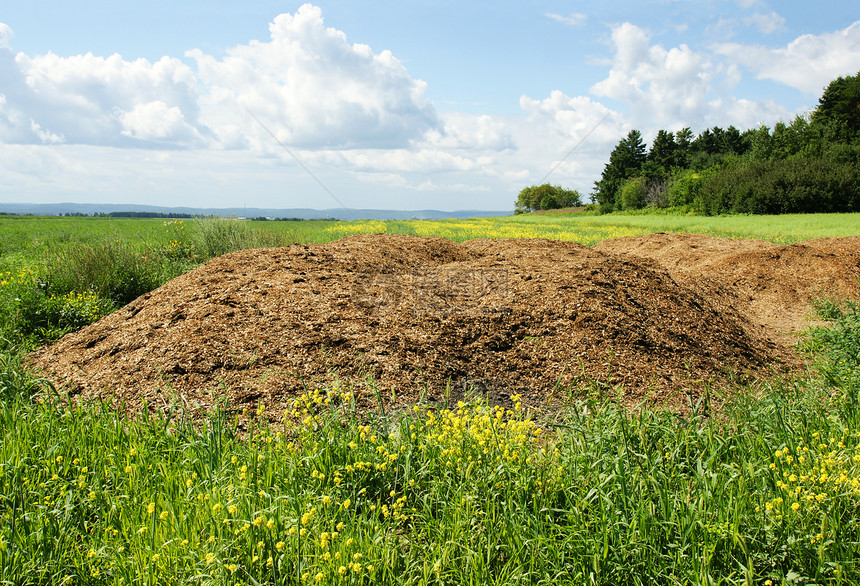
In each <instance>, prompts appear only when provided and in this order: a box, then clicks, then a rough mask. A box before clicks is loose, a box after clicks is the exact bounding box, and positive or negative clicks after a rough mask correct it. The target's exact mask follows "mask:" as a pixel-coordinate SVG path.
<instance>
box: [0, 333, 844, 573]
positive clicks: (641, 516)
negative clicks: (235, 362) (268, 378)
mask: <svg viewBox="0 0 860 586" xmlns="http://www.w3.org/2000/svg"><path fill="white" fill-rule="evenodd" d="M857 325H858V324H857V323H856V322H853V321H850V322H837V323H836V324H835V328H836V330H846V329H848V330H852V332H853V333H851V335H857V334H856V328H857ZM815 336H817V334H812V337H813V338H814V337H815ZM816 344H818V353H819V354H818V355H819V356H820V357H822V359H825V360H826V359H827V358H828V357H831V358H834V360H835V363H834V364H835V365H836V367H837V368H843V367H842V366H839V365H841V364H842V362H841V361H840V360H839V359H837V358H836V356H838V355H839V354H840V352H842V343H841V342H838V341H833V339H827V340H819V341H817V342H816ZM849 366H850V365H849ZM844 368H848V366H846V367H844ZM13 370H14V369H13ZM3 372H5V373H3ZM9 372H10V371H9V370H8V369H7V371H0V373H3V374H2V376H4V377H9V376H10V375H9ZM833 380H835V381H837V386H834V385H833V382H832V381H831V382H827V381H822V380H821V379H816V378H811V379H808V380H801V379H797V380H789V381H783V382H774V383H770V384H762V385H760V386H759V387H757V388H754V389H747V390H746V392H741V393H738V394H737V395H735V396H733V398H732V399H731V400H730V401H729V403H728V406H727V407H726V408H725V409H723V410H722V411H721V412H720V413H718V414H717V415H716V416H712V415H708V414H707V413H708V411H707V410H705V409H702V410H700V411H699V412H698V413H696V414H693V415H692V416H690V417H688V418H686V419H683V418H679V417H677V416H675V415H672V414H669V413H663V412H655V411H650V410H644V409H643V410H634V411H633V412H628V411H622V410H620V409H618V408H616V407H614V406H612V405H611V404H606V403H600V402H591V403H588V404H583V403H572V404H571V405H570V408H569V409H568V410H566V411H565V412H563V413H562V414H560V416H559V417H558V418H557V419H556V420H534V419H532V418H531V417H530V416H529V414H528V412H527V410H526V409H525V408H524V407H523V406H522V404H521V403H520V401H519V398H518V397H513V401H514V402H513V404H512V405H511V407H510V408H509V409H503V408H501V407H498V406H492V405H488V404H486V403H484V402H482V401H480V400H475V401H471V402H462V403H459V404H457V405H456V406H451V407H450V408H437V407H433V406H430V405H424V404H418V405H415V406H414V407H412V408H411V409H409V410H408V411H405V412H401V413H398V414H395V415H392V414H390V413H389V414H384V413H382V412H378V413H370V414H367V413H358V412H356V409H355V396H356V394H358V393H372V392H373V391H372V389H360V388H357V389H346V388H340V387H337V386H334V387H332V388H329V389H319V390H316V391H311V392H309V393H308V394H307V395H305V396H304V397H301V398H300V399H298V400H297V401H296V403H295V405H294V407H293V409H292V410H291V411H289V412H288V413H287V414H286V415H285V417H284V419H283V420H281V421H279V422H268V421H267V420H266V418H265V410H264V409H263V408H262V407H260V408H259V409H257V410H255V411H252V412H250V413H235V414H233V415H229V416H228V415H227V414H226V413H225V412H224V411H223V410H216V411H214V412H213V413H212V414H211V415H210V416H209V417H208V418H207V419H205V422H204V424H202V425H201V424H197V425H194V424H191V423H190V422H189V421H188V420H187V419H185V418H184V416H183V414H182V412H181V411H173V412H170V413H168V414H165V415H163V416H160V417H155V416H147V415H144V416H142V417H136V418H131V419H127V418H123V417H122V416H120V415H119V414H118V413H117V412H115V411H113V409H111V408H109V407H107V406H105V405H91V406H82V405H76V404H75V403H74V402H72V403H67V402H66V401H60V402H57V401H51V400H43V401H38V402H34V401H32V400H29V399H28V398H27V394H26V393H19V394H16V395H15V396H13V397H11V398H9V399H7V400H6V401H4V402H3V403H2V408H0V434H2V435H1V436H2V444H0V445H2V447H0V495H2V497H0V518H2V519H3V520H4V522H3V523H2V524H0V527H2V528H1V529H0V580H5V581H8V582H10V583H16V584H18V583H62V582H64V581H67V582H75V583H85V584H87V583H89V584H120V583H136V582H140V583H149V584H154V583H163V584H169V583H176V584H180V583H188V582H199V583H203V584H216V583H217V584H234V583H236V584H239V583H241V584H262V583H273V584H274V583H277V584H304V583H323V584H333V583H352V584H429V583H439V584H465V583H471V584H522V583H533V584H548V583H563V584H565V583H566V584H607V585H609V584H613V585H615V584H767V583H768V582H767V581H768V580H769V581H770V583H771V584H823V583H828V584H853V583H857V582H858V581H860V567H858V560H860V418H858V413H857V410H856V409H854V408H853V407H852V403H851V401H850V399H848V398H847V397H849V396H850V394H851V393H849V392H847V390H846V388H845V387H844V381H848V383H849V384H855V383H854V382H851V381H854V379H851V378H836V379H833ZM839 381H843V382H839ZM854 392H855V394H856V388H854ZM144 413H146V412H144ZM246 426H247V428H248V430H249V431H248V432H247V435H245V436H244V437H243V436H242V435H241V434H240V433H239V432H240V430H241V429H243V428H244V427H246Z"/></svg>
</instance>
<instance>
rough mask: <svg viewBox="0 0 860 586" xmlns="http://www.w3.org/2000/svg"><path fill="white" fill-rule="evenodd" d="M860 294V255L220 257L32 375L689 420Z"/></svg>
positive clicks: (156, 387) (509, 244)
mask: <svg viewBox="0 0 860 586" xmlns="http://www.w3.org/2000/svg"><path fill="white" fill-rule="evenodd" d="M858 275H860V239H841V241H840V240H822V241H810V242H806V243H803V244H799V245H795V246H788V247H784V246H777V245H772V244H768V243H762V242H758V241H742V240H725V239H716V238H710V237H704V236H693V235H687V236H685V235H665V234H664V235H660V234H658V235H653V236H644V237H639V238H633V239H619V240H617V241H614V242H606V243H602V244H601V245H599V246H596V247H593V248H589V247H585V246H582V245H579V244H573V243H566V242H557V241H545V240H474V241H469V242H465V243H462V244H458V243H454V242H451V241H449V240H445V239H441V238H419V237H413V236H399V235H381V234H377V235H359V236H350V237H346V238H343V239H341V240H338V241H336V242H332V243H328V244H318V245H294V246H290V247H286V248H277V249H264V250H246V251H241V252H236V253H232V254H228V255H225V256H222V257H219V258H215V259H213V260H211V261H210V262H208V263H206V264H205V265H203V266H201V267H199V268H197V269H195V270H193V271H191V272H189V273H187V274H185V275H182V276H180V277H178V278H176V279H174V280H172V281H170V282H169V283H166V284H165V285H163V286H162V287H160V288H159V289H157V290H155V291H153V292H152V293H149V294H147V295H144V296H142V297H140V298H139V299H137V300H135V301H134V302H132V303H131V304H129V305H128V306H126V307H124V308H123V309H121V310H119V311H117V312H115V313H113V314H111V315H109V316H107V317H105V318H104V319H102V320H100V321H99V322H97V323H95V324H92V325H90V326H88V327H86V328H84V329H83V330H81V331H79V332H75V333H72V334H69V335H67V336H65V337H64V338H63V339H61V340H60V341H59V342H58V343H56V344H55V345H53V346H50V347H47V348H44V349H42V350H40V351H38V352H37V353H35V354H33V355H32V356H31V360H32V362H33V364H34V365H35V366H36V367H38V368H40V369H41V370H42V371H43V372H44V373H46V375H47V376H48V377H49V378H51V379H53V380H54V381H56V382H57V383H59V384H61V385H64V386H67V387H70V388H71V389H72V390H73V391H74V392H77V393H81V394H82V395H83V396H85V397H100V398H103V399H107V400H110V401H114V402H119V403H124V404H126V405H127V406H129V407H130V408H136V407H137V406H139V405H140V404H141V400H142V399H146V400H147V401H148V403H149V405H150V406H151V407H153V408H160V407H163V406H166V405H168V404H174V403H180V404H182V405H184V406H186V407H194V406H208V405H211V404H212V403H213V402H214V401H215V400H218V399H227V400H228V401H229V404H230V406H231V407H232V408H241V407H243V406H248V407H254V406H256V405H257V404H258V403H261V402H262V403H265V404H266V406H267V408H268V410H269V412H270V413H272V415H277V413H278V412H279V411H280V410H281V409H282V408H283V407H284V406H285V405H287V404H288V402H289V399H291V398H292V397H295V396H296V395H298V394H301V393H302V392H304V390H305V389H312V388H317V387H318V386H320V385H324V384H326V383H330V382H332V381H333V380H338V381H340V382H341V383H342V384H348V385H351V386H352V387H353V388H355V389H356V390H357V391H359V392H358V395H359V396H360V401H361V402H363V403H364V404H372V403H375V401H376V400H377V398H376V397H377V395H376V393H375V392H374V391H371V390H370V385H369V384H368V382H367V381H368V380H370V379H371V378H372V380H373V381H374V384H375V385H376V386H377V387H378V389H379V393H378V396H379V397H381V398H382V399H383V400H385V401H386V402H393V403H398V404H410V403H413V402H415V401H417V400H419V398H421V397H423V398H424V399H425V400H428V401H439V402H444V401H446V400H456V399H458V398H460V397H462V396H463V394H464V392H465V391H466V389H471V390H473V391H477V392H479V393H482V394H484V395H486V396H488V397H489V399H490V400H491V401H493V402H500V403H502V404H508V403H509V397H510V395H512V394H514V393H520V394H522V395H523V399H524V401H525V402H526V403H527V404H530V405H532V406H535V407H540V406H544V407H546V406H550V405H552V404H553V403H555V402H556V401H558V400H561V399H563V398H566V397H567V396H568V391H567V390H566V389H579V392H581V393H587V392H599V391H609V389H614V390H613V391H611V392H616V391H617V389H621V388H623V392H624V394H623V396H622V397H621V400H622V401H623V402H625V403H627V404H633V403H638V402H640V401H643V400H647V401H650V402H652V403H654V404H657V405H665V406H668V407H678V408H683V406H684V405H686V404H687V402H688V400H689V399H688V397H687V392H688V390H689V389H701V385H700V384H698V383H697V382H696V381H702V380H706V381H713V383H715V384H721V383H723V382H726V381H727V380H728V379H729V378H730V377H732V376H737V375H739V374H740V375H744V374H745V373H753V374H754V373H756V372H762V371H763V370H766V369H768V368H771V367H772V366H774V365H778V364H783V365H784V364H786V363H790V362H791V361H792V360H794V357H793V354H792V353H791V351H790V350H789V349H788V347H787V345H786V343H785V342H786V340H785V339H784V337H785V336H784V333H785V330H787V329H793V328H795V326H797V325H798V324H800V323H801V322H803V320H806V319H807V318H808V317H809V307H808V300H809V295H811V294H816V293H823V292H824V291H827V290H832V291H836V292H839V293H845V294H850V293H854V294H856V292H857V284H858V283H857V277H858ZM768 316H770V317H768ZM446 389H447V390H446ZM696 392H698V391H696ZM693 400H695V397H693Z"/></svg>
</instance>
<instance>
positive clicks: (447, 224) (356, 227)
mask: <svg viewBox="0 0 860 586" xmlns="http://www.w3.org/2000/svg"><path fill="white" fill-rule="evenodd" d="M264 227H265V228H266V229H270V228H271V229H275V230H280V229H281V228H282V224H279V223H277V224H276V223H266V224H264ZM319 228H320V229H321V230H322V231H323V232H324V233H325V234H328V235H331V237H332V238H337V237H340V236H345V235H347V234H360V233H376V232H385V233H395V234H416V235H418V236H441V237H444V238H449V239H451V240H456V241H463V240H471V239H474V238H550V239H554V240H568V241H573V242H579V243H582V244H587V245H591V244H595V243H597V242H600V241H601V240H606V239H608V238H620V237H624V236H638V235H641V234H651V233H654V232H686V233H702V234H710V235H712V236H724V237H730V238H758V239H762V240H769V241H771V242H776V243H779V244H793V243H794V242H798V241H802V240H807V239H810V238H827V237H839V236H855V235H858V234H860V214H807V215H784V216H717V217H709V216H663V215H615V214H610V215H604V216H600V215H592V214H587V215H586V214H541V215H535V214H527V215H520V216H505V217H496V218H473V219H468V220H438V221H423V220H413V221H384V222H383V221H379V220H358V221H354V222H333V223H331V224H328V225H321V226H319Z"/></svg>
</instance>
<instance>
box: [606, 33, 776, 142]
mask: <svg viewBox="0 0 860 586" xmlns="http://www.w3.org/2000/svg"><path fill="white" fill-rule="evenodd" d="M612 41H613V43H614V45H615V56H614V58H613V61H612V68H611V69H610V71H609V74H608V76H607V77H606V79H604V80H602V81H600V82H598V83H596V84H594V85H593V86H592V88H591V91H592V93H594V94H595V95H597V96H601V97H607V98H610V99H613V100H618V101H621V102H623V103H625V104H626V105H627V107H628V110H629V112H628V113H629V116H630V118H631V119H632V120H634V121H636V122H634V125H636V126H638V127H639V128H640V129H642V130H643V131H644V132H645V133H646V134H648V133H650V132H653V131H655V130H656V129H658V128H666V129H669V130H677V129H678V128H680V127H682V126H691V127H693V128H694V130H697V131H698V130H702V129H704V128H707V127H710V126H714V125H718V126H723V127H725V126H728V125H730V124H733V125H735V126H739V127H742V128H748V127H751V126H756V125H757V124H758V123H760V122H761V121H763V120H766V121H775V120H779V119H789V118H791V116H792V113H791V112H790V111H789V110H787V109H786V108H784V107H782V106H779V105H777V104H776V103H774V102H772V101H765V102H757V101H751V100H747V99H741V98H738V97H736V96H734V95H733V94H732V93H731V92H732V90H733V89H734V87H735V86H736V85H737V84H738V83H739V82H740V80H741V77H742V74H741V71H740V69H739V68H738V67H737V66H736V64H735V63H733V62H731V61H729V62H728V63H727V62H724V61H721V60H720V59H719V57H718V56H717V55H713V54H708V53H700V52H696V51H694V50H692V49H691V48H690V47H689V46H687V45H685V44H682V45H679V46H678V47H673V48H670V49H665V48H663V47H661V46H660V45H652V44H651V41H650V37H649V35H648V34H647V33H646V32H645V31H644V30H643V29H641V28H639V27H637V26H635V25H633V24H630V23H624V24H621V25H618V26H616V27H614V28H613V31H612Z"/></svg>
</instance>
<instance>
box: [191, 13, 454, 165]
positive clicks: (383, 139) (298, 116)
mask: <svg viewBox="0 0 860 586" xmlns="http://www.w3.org/2000/svg"><path fill="white" fill-rule="evenodd" d="M269 31H270V34H271V39H270V40H269V41H267V42H262V41H252V42H250V43H248V44H247V45H239V46H236V47H232V48H231V49H229V50H228V51H227V54H226V56H225V57H224V58H223V59H220V60H219V59H216V58H215V57H213V56H211V55H207V54H205V53H203V52H202V51H200V50H196V49H195V50H193V51H189V52H188V56H190V57H192V58H193V59H195V60H196V62H197V67H198V71H199V77H200V79H201V81H202V82H203V83H205V84H206V85H207V86H208V88H209V90H208V93H207V95H206V96H205V97H204V99H203V100H202V102H201V103H202V104H203V107H204V109H205V118H204V119H205V121H206V123H207V125H209V126H211V127H212V128H213V129H214V130H215V132H216V134H218V136H220V137H222V139H223V141H224V142H225V143H227V144H229V143H230V142H231V141H232V142H235V140H236V138H237V133H238V132H240V131H241V130H242V129H244V133H245V134H248V135H252V136H253V135H256V136H257V138H258V141H261V142H259V143H258V144H259V145H260V146H261V148H271V144H270V143H271V142H272V141H271V138H270V137H267V136H265V135H264V134H263V133H261V132H260V129H258V128H254V126H255V123H254V122H253V120H252V119H251V118H250V117H249V116H248V114H247V112H250V113H252V114H253V115H254V116H255V117H257V118H258V119H260V121H261V122H263V123H264V124H265V125H266V127H267V128H268V129H269V130H270V131H271V132H272V133H273V134H275V135H276V136H277V137H278V139H279V140H281V141H282V142H284V143H287V144H290V145H296V146H300V147H325V148H350V147H402V146H404V145H407V144H409V142H410V141H411V140H414V139H416V138H420V137H421V136H422V135H423V134H424V133H425V132H427V131H428V130H430V129H433V128H436V127H437V125H438V124H439V122H438V119H437V115H436V112H435V109H434V107H433V105H432V103H431V102H430V101H429V100H428V99H427V98H425V97H424V93H425V90H426V84H425V83H424V82H422V81H420V80H416V79H414V78H412V77H411V76H410V75H409V73H408V72H407V70H406V68H405V67H404V66H403V65H402V64H401V63H400V62H399V61H398V60H397V59H396V58H395V57H394V55H392V54H391V52H389V51H382V52H381V53H374V52H373V51H372V50H371V48H370V47H368V46H367V45H361V44H350V43H349V42H348V41H347V39H346V35H345V34H344V33H343V32H341V31H339V30H336V29H333V28H327V27H326V26H325V25H324V22H323V18H322V12H321V10H320V9H319V8H318V7H316V6H312V5H310V4H305V5H304V6H302V7H301V8H299V10H298V11H297V12H296V13H295V14H281V15H280V16H278V17H277V18H275V20H274V22H272V24H271V25H270V26H269ZM246 110H247V112H246Z"/></svg>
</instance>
